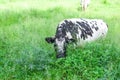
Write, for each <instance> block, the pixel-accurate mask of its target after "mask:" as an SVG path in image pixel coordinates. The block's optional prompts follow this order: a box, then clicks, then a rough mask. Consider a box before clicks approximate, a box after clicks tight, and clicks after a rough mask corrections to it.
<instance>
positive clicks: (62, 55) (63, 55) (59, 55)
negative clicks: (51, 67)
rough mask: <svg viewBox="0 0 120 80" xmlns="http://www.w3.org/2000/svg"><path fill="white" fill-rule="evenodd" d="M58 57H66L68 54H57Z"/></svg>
mask: <svg viewBox="0 0 120 80" xmlns="http://www.w3.org/2000/svg"><path fill="white" fill-rule="evenodd" d="M56 57H57V58H64V57H66V54H65V53H61V54H57V55H56Z"/></svg>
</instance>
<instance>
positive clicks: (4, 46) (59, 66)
mask: <svg viewBox="0 0 120 80" xmlns="http://www.w3.org/2000/svg"><path fill="white" fill-rule="evenodd" d="M119 13H120V1H119V0H114V1H111V0H92V1H91V4H90V5H89V7H88V8H87V10H86V11H85V12H83V11H81V8H80V2H79V0H34V1H33V0H0V80H120V44H119V41H120V35H119V32H120V31H119V30H120V26H119V25H120V21H119V20H120V14H119ZM66 18H100V19H103V20H104V21H105V22H106V23H107V24H108V26H109V27H108V28H109V31H108V34H107V37H106V38H105V39H104V40H99V41H96V42H93V43H89V44H87V45H86V46H85V47H84V48H82V49H80V48H76V49H72V46H71V45H70V46H69V47H68V49H67V57H66V58H61V59H56V58H55V55H56V54H55V52H54V48H53V45H50V44H48V43H46V42H45V40H44V39H45V37H48V36H53V35H54V34H55V31H56V27H57V24H58V23H59V22H60V21H61V20H63V19H66Z"/></svg>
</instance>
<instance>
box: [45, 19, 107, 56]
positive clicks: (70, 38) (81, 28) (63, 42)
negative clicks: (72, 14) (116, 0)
mask: <svg viewBox="0 0 120 80" xmlns="http://www.w3.org/2000/svg"><path fill="white" fill-rule="evenodd" d="M107 31H108V27H107V25H106V23H105V22H104V21H103V20H101V19H66V20H63V21H62V22H60V23H59V24H58V27H57V30H56V34H55V36H54V37H47V38H46V39H45V40H46V41H47V42H48V43H54V48H55V51H56V52H57V55H56V57H57V58H61V57H65V56H66V46H67V44H68V43H74V44H75V45H79V46H82V45H83V44H85V43H87V42H91V41H94V40H97V39H99V38H102V37H104V36H105V35H106V34H107Z"/></svg>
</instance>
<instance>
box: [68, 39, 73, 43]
mask: <svg viewBox="0 0 120 80" xmlns="http://www.w3.org/2000/svg"><path fill="white" fill-rule="evenodd" d="M66 42H67V43H73V42H75V39H66Z"/></svg>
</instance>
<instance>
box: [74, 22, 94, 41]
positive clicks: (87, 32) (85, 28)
mask: <svg viewBox="0 0 120 80" xmlns="http://www.w3.org/2000/svg"><path fill="white" fill-rule="evenodd" d="M76 23H78V24H79V25H80V27H79V28H80V30H81V32H82V33H81V38H83V39H84V40H85V39H86V38H88V35H89V36H91V37H92V34H93V31H92V29H91V27H90V25H89V24H88V23H86V22H78V21H77V22H76Z"/></svg>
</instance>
